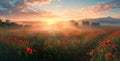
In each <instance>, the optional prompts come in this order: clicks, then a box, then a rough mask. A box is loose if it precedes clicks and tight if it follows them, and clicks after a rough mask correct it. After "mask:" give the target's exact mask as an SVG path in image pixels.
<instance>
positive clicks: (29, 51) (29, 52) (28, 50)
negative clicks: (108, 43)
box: [25, 47, 33, 54]
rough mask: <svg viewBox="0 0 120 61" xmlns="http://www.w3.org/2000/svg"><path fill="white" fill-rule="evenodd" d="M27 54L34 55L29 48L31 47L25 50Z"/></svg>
mask: <svg viewBox="0 0 120 61" xmlns="http://www.w3.org/2000/svg"><path fill="white" fill-rule="evenodd" d="M25 52H26V53H28V54H32V53H33V51H32V49H31V48H29V47H27V48H25Z"/></svg>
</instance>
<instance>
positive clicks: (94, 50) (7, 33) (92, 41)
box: [0, 28, 120, 61]
mask: <svg viewBox="0 0 120 61" xmlns="http://www.w3.org/2000/svg"><path fill="white" fill-rule="evenodd" d="M0 29H1V28H0ZM106 40H110V41H111V44H110V46H100V43H101V42H103V41H106ZM114 44H115V45H116V46H117V47H116V49H114ZM119 44H120V29H102V30H93V31H86V32H81V31H80V32H79V31H71V32H68V31H67V32H58V33H56V34H50V33H47V32H37V33H36V32H35V33H34V32H31V31H29V32H28V31H19V30H17V31H11V30H6V29H1V31H0V61H119V60H120V45H119ZM27 48H28V51H26V50H25V49H27ZM29 50H31V51H29ZM100 51H102V52H100ZM109 53H112V56H113V58H111V57H106V55H107V54H109Z"/></svg>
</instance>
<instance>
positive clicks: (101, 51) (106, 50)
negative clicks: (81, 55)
mask: <svg viewBox="0 0 120 61" xmlns="http://www.w3.org/2000/svg"><path fill="white" fill-rule="evenodd" d="M118 52H119V51H118V45H117V44H116V43H115V42H114V41H111V40H105V41H102V42H100V43H99V46H98V47H97V48H95V49H92V51H91V52H90V55H91V56H92V58H91V61H96V60H98V61H104V60H106V61H110V60H113V61H114V60H117V59H118V58H117V57H118V56H119V54H118ZM101 57H102V58H101ZM93 58H94V59H93ZM118 60H119V59H118Z"/></svg>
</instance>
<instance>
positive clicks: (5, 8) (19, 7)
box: [0, 0, 52, 15]
mask: <svg viewBox="0 0 120 61" xmlns="http://www.w3.org/2000/svg"><path fill="white" fill-rule="evenodd" d="M51 1H52V0H0V15H8V14H20V13H21V14H22V13H23V14H24V13H25V12H36V13H38V12H41V11H40V10H36V9H32V8H33V7H32V6H34V5H44V4H48V3H50V2H51ZM30 8H31V9H32V10H29V9H30Z"/></svg>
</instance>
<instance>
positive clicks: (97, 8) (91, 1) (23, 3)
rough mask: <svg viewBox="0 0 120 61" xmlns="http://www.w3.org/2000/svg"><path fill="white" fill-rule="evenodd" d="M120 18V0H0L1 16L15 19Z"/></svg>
mask: <svg viewBox="0 0 120 61" xmlns="http://www.w3.org/2000/svg"><path fill="white" fill-rule="evenodd" d="M107 16H112V17H116V18H120V0H0V18H2V19H5V18H8V19H11V20H14V21H58V20H72V19H75V20H78V19H84V18H99V17H107Z"/></svg>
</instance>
